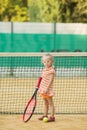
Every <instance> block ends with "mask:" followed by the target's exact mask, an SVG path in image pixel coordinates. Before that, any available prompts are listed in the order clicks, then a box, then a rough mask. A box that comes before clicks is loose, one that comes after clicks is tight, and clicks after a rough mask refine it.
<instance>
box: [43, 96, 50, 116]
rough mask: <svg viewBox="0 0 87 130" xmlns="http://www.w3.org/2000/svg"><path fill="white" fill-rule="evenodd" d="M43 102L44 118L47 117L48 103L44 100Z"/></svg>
mask: <svg viewBox="0 0 87 130" xmlns="http://www.w3.org/2000/svg"><path fill="white" fill-rule="evenodd" d="M43 100H44V116H48V109H49V103H48V100H47V99H46V98H44V99H43Z"/></svg>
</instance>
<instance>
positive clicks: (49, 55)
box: [42, 53, 54, 62]
mask: <svg viewBox="0 0 87 130" xmlns="http://www.w3.org/2000/svg"><path fill="white" fill-rule="evenodd" d="M45 57H47V58H49V59H50V60H51V61H52V62H54V58H53V56H52V55H51V54H49V53H48V54H45V55H44V56H43V57H42V61H43V59H44V58H45Z"/></svg>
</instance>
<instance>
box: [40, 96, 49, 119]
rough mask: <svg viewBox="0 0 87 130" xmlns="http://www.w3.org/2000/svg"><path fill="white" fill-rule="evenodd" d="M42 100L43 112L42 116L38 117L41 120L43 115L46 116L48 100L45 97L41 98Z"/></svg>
mask: <svg viewBox="0 0 87 130" xmlns="http://www.w3.org/2000/svg"><path fill="white" fill-rule="evenodd" d="M43 100H44V114H43V116H41V117H39V118H38V119H39V120H43V118H44V117H48V105H49V104H48V100H47V99H46V98H43Z"/></svg>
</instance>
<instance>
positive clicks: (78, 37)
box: [0, 22, 87, 52]
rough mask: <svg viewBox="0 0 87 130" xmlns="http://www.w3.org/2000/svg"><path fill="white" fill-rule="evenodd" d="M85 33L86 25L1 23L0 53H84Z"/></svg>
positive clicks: (86, 37) (86, 46)
mask: <svg viewBox="0 0 87 130" xmlns="http://www.w3.org/2000/svg"><path fill="white" fill-rule="evenodd" d="M54 25H55V26H54ZM86 31H87V24H58V23H57V24H53V23H2V22H1V23H0V52H43V51H44V52H61V51H62V52H66V51H68V52H75V51H82V52H86V51H87V32H86Z"/></svg>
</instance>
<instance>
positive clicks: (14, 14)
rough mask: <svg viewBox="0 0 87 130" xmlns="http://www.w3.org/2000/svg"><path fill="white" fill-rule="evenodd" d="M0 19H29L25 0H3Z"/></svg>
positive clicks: (0, 5) (0, 3)
mask: <svg viewBox="0 0 87 130" xmlns="http://www.w3.org/2000/svg"><path fill="white" fill-rule="evenodd" d="M0 7H1V8H0V21H13V22H14V21H17V22H25V21H29V20H30V17H29V13H28V9H27V7H26V6H25V4H24V1H23V0H15V1H14V0H4V2H3V0H1V1H0Z"/></svg>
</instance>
